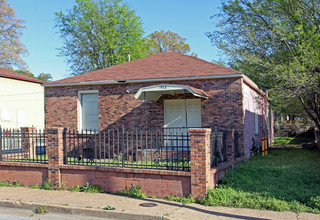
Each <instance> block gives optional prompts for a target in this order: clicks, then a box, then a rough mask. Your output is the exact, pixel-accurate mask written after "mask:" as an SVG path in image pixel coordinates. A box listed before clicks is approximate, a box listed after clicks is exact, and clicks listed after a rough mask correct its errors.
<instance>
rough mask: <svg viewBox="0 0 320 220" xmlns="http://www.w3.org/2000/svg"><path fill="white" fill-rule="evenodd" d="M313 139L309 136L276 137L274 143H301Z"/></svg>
mask: <svg viewBox="0 0 320 220" xmlns="http://www.w3.org/2000/svg"><path fill="white" fill-rule="evenodd" d="M312 141H313V139H312V138H309V137H274V143H273V144H274V145H282V144H285V145H290V144H292V145H300V144H301V143H308V142H312Z"/></svg>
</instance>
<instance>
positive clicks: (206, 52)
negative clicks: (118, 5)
mask: <svg viewBox="0 0 320 220" xmlns="http://www.w3.org/2000/svg"><path fill="white" fill-rule="evenodd" d="M124 2H127V3H128V4H129V6H130V8H131V9H134V10H135V12H136V15H137V16H139V17H141V20H142V22H143V29H144V31H145V35H146V36H147V35H149V34H150V33H152V32H153V31H160V30H165V31H167V30H170V31H173V32H175V33H178V34H179V35H180V36H181V37H183V38H186V39H187V40H186V42H187V43H188V44H189V45H190V47H191V52H195V53H197V54H198V58H200V59H204V60H207V61H212V60H219V53H218V50H217V49H216V48H215V47H214V46H212V44H211V42H210V40H209V38H208V37H207V36H206V35H205V33H206V32H210V31H212V30H214V28H215V25H214V24H213V21H212V20H211V19H210V16H212V15H214V14H216V13H218V12H219V7H220V6H221V4H220V0H124ZM8 3H9V4H10V5H11V7H12V8H13V9H14V10H15V12H16V15H17V17H18V18H20V19H23V20H25V26H26V28H25V29H24V30H23V35H22V37H21V38H20V40H21V42H22V43H23V44H24V45H25V47H26V48H27V50H28V51H29V54H28V55H27V56H25V57H23V59H24V60H25V62H27V64H28V66H29V70H30V71H31V72H32V73H33V74H34V75H36V76H37V75H39V74H40V73H50V74H51V75H52V77H53V80H58V79H62V78H66V77H69V76H70V71H69V67H68V65H67V64H66V63H65V57H61V56H58V54H59V50H58V48H61V47H62V45H63V44H62V41H61V39H60V36H59V32H58V29H57V28H55V27H54V26H55V24H56V21H55V15H54V13H55V12H59V11H63V12H66V10H68V9H71V8H72V6H73V5H74V0H8Z"/></svg>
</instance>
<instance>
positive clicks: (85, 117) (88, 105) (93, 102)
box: [78, 90, 99, 131]
mask: <svg viewBox="0 0 320 220" xmlns="http://www.w3.org/2000/svg"><path fill="white" fill-rule="evenodd" d="M78 102H79V118H78V119H79V126H78V127H79V130H80V131H82V130H99V108H98V91H97V90H86V91H79V94H78Z"/></svg>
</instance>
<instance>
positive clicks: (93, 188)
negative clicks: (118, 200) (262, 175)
mask: <svg viewBox="0 0 320 220" xmlns="http://www.w3.org/2000/svg"><path fill="white" fill-rule="evenodd" d="M69 191H71V192H88V193H104V190H103V189H102V188H101V186H98V185H91V184H90V183H88V182H87V183H86V184H84V186H79V185H76V186H73V187H71V188H70V189H69Z"/></svg>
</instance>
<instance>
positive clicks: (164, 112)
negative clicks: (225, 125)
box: [163, 98, 202, 128]
mask: <svg viewBox="0 0 320 220" xmlns="http://www.w3.org/2000/svg"><path fill="white" fill-rule="evenodd" d="M170 100H172V101H176V100H183V108H184V109H185V103H184V102H185V101H186V102H187V105H186V106H187V107H186V108H187V109H185V110H184V111H185V113H184V114H188V100H194V99H186V100H185V99H165V100H164V101H163V127H164V126H165V125H166V123H165V122H166V116H167V114H166V113H167V112H166V104H165V103H166V101H170ZM195 100H199V101H200V127H201V126H202V108H201V103H202V102H201V99H198V98H197V99H195ZM182 120H186V118H185V116H184V118H183V119H182ZM187 120H188V127H192V126H190V124H189V116H188V115H187ZM185 125H186V123H184V125H183V126H182V128H186V126H185ZM166 128H170V127H166Z"/></svg>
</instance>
